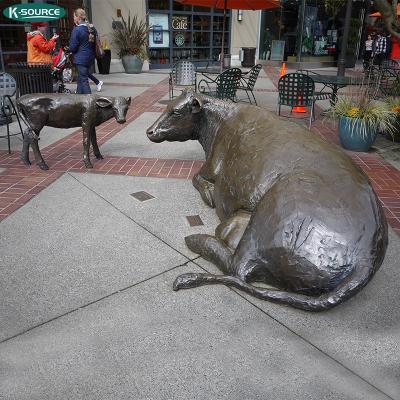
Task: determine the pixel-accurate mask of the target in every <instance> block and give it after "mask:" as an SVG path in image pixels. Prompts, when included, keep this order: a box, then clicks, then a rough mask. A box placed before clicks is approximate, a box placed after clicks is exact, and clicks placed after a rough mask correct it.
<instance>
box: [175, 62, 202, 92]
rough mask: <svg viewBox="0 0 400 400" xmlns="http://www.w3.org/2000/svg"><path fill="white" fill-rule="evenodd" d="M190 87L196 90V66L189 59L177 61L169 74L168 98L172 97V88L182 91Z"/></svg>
mask: <svg viewBox="0 0 400 400" xmlns="http://www.w3.org/2000/svg"><path fill="white" fill-rule="evenodd" d="M190 87H192V88H193V89H194V91H197V76H196V68H195V66H194V64H193V63H192V62H190V61H186V60H181V61H178V62H177V63H175V64H174V66H173V67H172V71H171V72H170V74H169V98H170V99H173V98H174V88H175V89H179V90H181V91H182V90H184V89H185V88H190Z"/></svg>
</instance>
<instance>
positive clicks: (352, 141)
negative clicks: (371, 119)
mask: <svg viewBox="0 0 400 400" xmlns="http://www.w3.org/2000/svg"><path fill="white" fill-rule="evenodd" d="M377 135H378V131H377V129H376V128H371V127H369V126H366V127H365V126H363V125H362V124H361V123H360V121H354V119H353V118H348V117H342V118H340V120H339V139H340V144H341V145H342V146H343V148H345V149H347V150H352V151H368V150H369V148H370V147H371V145H372V143H374V141H375V139H376V136H377Z"/></svg>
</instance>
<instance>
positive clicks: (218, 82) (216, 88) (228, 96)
mask: <svg viewBox="0 0 400 400" xmlns="http://www.w3.org/2000/svg"><path fill="white" fill-rule="evenodd" d="M241 74H242V71H241V70H240V69H239V68H230V69H227V70H226V71H224V72H222V73H221V74H219V75H217V77H216V78H215V79H212V78H211V77H210V76H207V77H206V78H204V79H202V80H201V81H199V84H198V88H199V92H200V93H203V94H205V95H207V96H212V97H216V98H217V99H221V100H232V101H234V102H236V91H237V89H238V87H239V84H240V78H241Z"/></svg>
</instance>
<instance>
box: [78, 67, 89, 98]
mask: <svg viewBox="0 0 400 400" xmlns="http://www.w3.org/2000/svg"><path fill="white" fill-rule="evenodd" d="M76 68H77V69H78V78H77V83H78V86H77V88H76V93H77V94H91V93H92V91H91V90H90V86H89V80H88V79H89V68H90V67H89V66H87V65H81V64H77V65H76Z"/></svg>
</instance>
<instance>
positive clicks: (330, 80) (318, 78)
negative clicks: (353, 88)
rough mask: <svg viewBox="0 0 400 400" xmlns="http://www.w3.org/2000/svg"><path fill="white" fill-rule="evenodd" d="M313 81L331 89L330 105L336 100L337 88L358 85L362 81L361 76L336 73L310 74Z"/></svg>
mask: <svg viewBox="0 0 400 400" xmlns="http://www.w3.org/2000/svg"><path fill="white" fill-rule="evenodd" d="M310 77H311V78H312V80H313V81H314V83H322V84H323V85H324V88H325V87H328V88H330V89H332V95H331V100H330V102H331V105H334V104H335V103H336V101H337V92H338V90H339V89H341V88H344V87H346V86H350V85H359V84H361V83H362V78H357V77H353V76H337V75H321V74H315V75H310Z"/></svg>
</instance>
